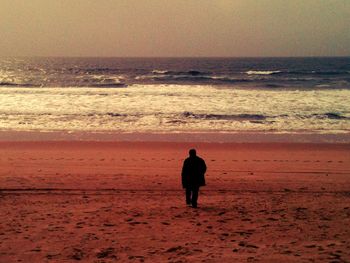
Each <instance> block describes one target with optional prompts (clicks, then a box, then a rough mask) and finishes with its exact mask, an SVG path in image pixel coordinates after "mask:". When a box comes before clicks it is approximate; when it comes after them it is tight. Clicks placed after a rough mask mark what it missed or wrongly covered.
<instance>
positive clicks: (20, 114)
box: [0, 85, 350, 132]
mask: <svg viewBox="0 0 350 263" xmlns="http://www.w3.org/2000/svg"><path fill="white" fill-rule="evenodd" d="M252 105H254V107H252ZM0 130H54V131H59V130H65V131H72V130H74V131H122V132H132V131H139V132H140V131H141V132H142V131H157V132H162V131H164V132H179V131H191V132H196V131H230V132H235V131H274V132H295V131H300V130H303V131H309V132H349V131H350V90H315V91H305V90H300V91H298V90H283V91H278V90H247V89H230V88H222V87H220V88H218V87H215V86H205V85H190V86H186V85H132V86H129V87H127V88H118V89H109V88H62V87H58V88H18V87H12V88H4V87H3V88H0Z"/></svg>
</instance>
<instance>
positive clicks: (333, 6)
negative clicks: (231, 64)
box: [0, 0, 350, 57]
mask: <svg viewBox="0 0 350 263" xmlns="http://www.w3.org/2000/svg"><path fill="white" fill-rule="evenodd" d="M0 56H89V57H95V56H113V57H237V56H238V57H247V56H248V57H256V56H259V57H260V56H269V57H270V56H350V0H0Z"/></svg>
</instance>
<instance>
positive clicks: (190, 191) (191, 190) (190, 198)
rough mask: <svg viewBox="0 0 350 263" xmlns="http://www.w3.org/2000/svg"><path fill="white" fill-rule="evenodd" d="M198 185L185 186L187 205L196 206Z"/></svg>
mask: <svg viewBox="0 0 350 263" xmlns="http://www.w3.org/2000/svg"><path fill="white" fill-rule="evenodd" d="M198 191H199V187H188V188H186V203H187V204H188V205H190V204H192V206H197V200H198Z"/></svg>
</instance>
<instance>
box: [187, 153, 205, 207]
mask: <svg viewBox="0 0 350 263" xmlns="http://www.w3.org/2000/svg"><path fill="white" fill-rule="evenodd" d="M189 154H190V156H189V157H188V158H187V159H186V160H185V161H184V164H183V167H182V174H181V176H182V187H183V188H185V189H186V203H187V205H191V204H192V207H194V208H196V207H197V199H198V191H199V187H201V186H204V185H205V178H204V174H205V172H206V171H207V166H206V165H205V162H204V160H203V159H202V158H200V157H198V156H197V153H196V150H195V149H191V150H190V151H189Z"/></svg>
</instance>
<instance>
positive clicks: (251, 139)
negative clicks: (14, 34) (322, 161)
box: [0, 131, 350, 144]
mask: <svg viewBox="0 0 350 263" xmlns="http://www.w3.org/2000/svg"><path fill="white" fill-rule="evenodd" d="M10 141H14V142H15V141H95V142H108V141H120V142H188V143H190V142H198V143H201V142H207V143H316V144H317V143H331V144H332V143H341V144H349V143H350V133H339V134H334V133H333V134H332V133H325V134H316V133H269V132H236V133H232V132H230V133H229V132H227V133H226V132H173V133H169V132H165V133H155V132H81V131H79V132H66V131H52V132H51V131H50V132H47V131H0V142H10Z"/></svg>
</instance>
